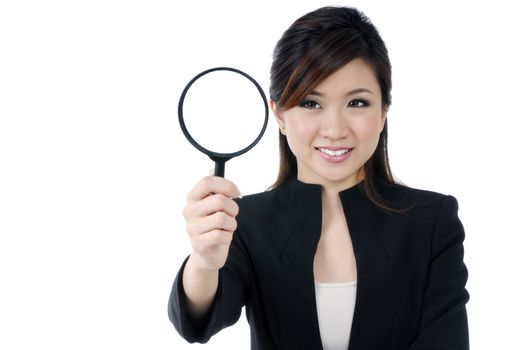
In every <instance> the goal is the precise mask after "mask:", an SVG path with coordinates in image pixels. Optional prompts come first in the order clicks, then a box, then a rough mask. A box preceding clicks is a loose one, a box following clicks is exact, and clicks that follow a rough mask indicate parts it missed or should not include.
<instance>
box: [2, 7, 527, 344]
mask: <svg viewBox="0 0 527 350" xmlns="http://www.w3.org/2000/svg"><path fill="white" fill-rule="evenodd" d="M516 3H518V5H513V2H512V1H511V2H508V1H498V2H492V3H490V2H489V3H485V2H484V1H474V2H466V1H465V2H463V1H455V2H448V1H440V2H439V1H438V2H434V3H431V2H425V1H419V2H418V1H415V2H403V1H382V2H379V1H371V0H370V1H353V2H352V1H346V2H344V1H334V2H332V3H327V2H321V1H306V0H304V1H302V2H298V4H293V3H291V2H288V3H286V2H284V1H283V0H281V1H265V2H264V1H258V2H249V1H238V2H235V1H193V2H190V1H187V2H182V1H116V0H105V1H98V0H93V1H2V3H1V5H0V348H1V349H198V348H203V349H225V348H231V349H233V348H237V349H248V348H249V329H248V326H247V321H246V319H245V314H244V313H243V314H242V317H241V319H240V321H239V322H238V323H237V324H236V325H235V326H233V327H231V328H229V329H226V330H224V331H222V332H220V333H219V334H218V335H216V336H215V337H213V338H212V339H211V341H210V342H209V343H208V344H207V345H203V346H200V345H188V344H187V343H186V342H185V341H184V340H183V339H182V338H180V336H179V335H178V334H177V333H176V331H175V330H174V329H173V326H172V325H171V324H170V322H169V320H168V317H167V311H166V308H167V300H168V295H169V291H170V288H171V285H172V281H173V278H174V276H175V274H176V272H177V270H178V269H179V266H180V264H181V262H182V261H183V259H184V258H185V257H186V255H187V254H188V253H189V252H190V244H189V242H188V239H187V237H186V233H185V224H184V221H183V219H182V217H181V209H182V208H183V206H184V205H185V196H186V193H187V191H188V190H189V189H190V188H191V187H192V186H193V184H194V183H195V182H196V181H197V180H198V179H199V178H200V177H202V176H204V175H206V174H207V172H208V170H209V168H211V166H212V165H211V162H210V161H209V160H208V159H207V158H206V157H204V156H203V155H202V154H201V153H199V152H197V151H196V150H195V149H193V148H192V147H191V146H190V145H189V144H188V143H187V142H186V140H185V139H184V138H183V136H182V133H181V132H180V130H179V126H178V123H177V102H178V98H179V94H180V93H181V90H182V89H183V87H184V85H185V84H186V82H187V81H188V80H189V79H190V78H191V77H192V76H194V75H195V74H196V73H198V72H200V71H202V70H204V69H206V68H210V67H214V66H220V65H228V66H233V67H237V68H239V69H242V70H245V71H247V72H248V73H250V74H252V75H253V76H254V77H255V78H256V79H257V80H258V81H259V82H260V83H261V84H262V86H263V87H264V90H266V91H267V90H268V72H269V68H270V65H271V54H272V50H273V47H274V45H275V43H276V41H277V40H278V39H279V37H280V35H281V34H282V32H283V31H284V30H285V29H286V28H287V27H288V26H289V25H290V24H291V23H292V22H293V21H294V20H295V19H296V18H298V17H299V16H301V15H303V14H305V13H306V12H308V11H311V10H314V9H316V8H318V7H321V6H323V5H328V4H337V5H338V4H343V5H351V6H356V7H358V8H359V9H361V10H363V11H364V12H365V13H366V14H367V15H368V16H369V17H370V18H371V19H372V20H373V22H374V24H375V25H376V26H377V27H378V29H379V30H380V32H381V34H382V36H383V38H384V40H385V42H386V44H387V47H388V49H389V52H390V56H391V60H392V65H393V107H392V109H391V111H390V113H389V116H388V120H389V131H390V139H389V140H390V143H389V148H390V157H391V163H392V170H393V171H394V173H395V174H396V176H397V177H398V178H399V179H400V180H402V181H404V182H405V183H406V184H407V185H410V186H412V187H417V188H424V189H428V190H434V191H438V192H443V193H448V194H452V195H454V196H455V197H456V198H457V199H458V201H459V204H460V212H459V214H460V217H461V219H462V221H463V223H464V226H465V230H466V241H465V250H466V254H465V261H466V264H467V266H468V268H469V272H470V277H469V282H468V286H467V287H468V289H469V292H470V293H471V300H470V302H469V304H468V306H467V307H468V312H469V322H470V332H471V333H470V336H471V345H472V348H474V349H525V348H527V340H526V338H525V330H526V326H527V323H526V321H525V315H526V314H527V307H526V306H527V302H526V301H525V299H526V296H527V284H526V282H525V276H526V273H525V271H524V270H525V266H526V258H525V256H526V252H525V243H526V242H527V241H526V239H525V235H526V233H527V232H526V225H525V213H524V210H525V208H526V205H525V200H526V195H527V191H526V189H525V175H524V172H523V170H524V169H525V167H524V161H525V156H524V151H525V150H526V149H527V148H526V146H527V145H526V141H525V139H524V135H525V131H524V127H525V120H526V117H527V115H526V113H525V104H526V99H525V96H524V95H525V93H526V88H525V83H526V80H527V70H526V68H525V64H526V63H525V62H527V54H526V50H525V33H526V32H527V25H526V24H525V17H524V11H522V10H520V5H519V3H520V2H514V4H516ZM230 102H231V103H232V104H233V105H235V103H236V100H235V98H233V100H232V101H230ZM276 139H277V127H276V124H275V123H274V122H273V121H271V123H270V125H269V129H268V131H267V134H266V136H265V137H264V139H263V141H262V142H261V143H260V144H259V145H258V146H257V147H256V148H255V149H254V150H253V151H251V152H249V153H248V154H246V155H245V156H243V157H241V158H239V159H236V160H232V161H231V162H229V163H227V174H226V175H227V177H228V178H230V179H231V180H233V181H235V182H236V183H237V184H238V185H239V187H240V188H241V190H242V192H243V193H245V194H248V193H253V192H259V191H263V190H265V189H266V188H267V187H268V186H269V185H270V184H271V183H272V182H273V180H274V178H275V175H276V171H277V162H278V158H277V141H276Z"/></svg>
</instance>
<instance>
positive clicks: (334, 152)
mask: <svg viewBox="0 0 527 350" xmlns="http://www.w3.org/2000/svg"><path fill="white" fill-rule="evenodd" d="M315 148H316V150H317V151H318V154H320V156H321V157H322V159H324V160H326V161H328V162H330V163H340V162H343V161H345V160H346V159H348V158H349V157H350V155H351V151H352V150H353V148H347V147H315Z"/></svg>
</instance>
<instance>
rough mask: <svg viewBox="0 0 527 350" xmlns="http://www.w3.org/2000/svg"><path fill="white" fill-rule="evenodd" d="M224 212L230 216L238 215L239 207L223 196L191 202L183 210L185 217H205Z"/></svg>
mask: <svg viewBox="0 0 527 350" xmlns="http://www.w3.org/2000/svg"><path fill="white" fill-rule="evenodd" d="M219 211H222V212H224V213H226V214H228V215H230V216H236V215H238V211H239V207H238V204H236V202H235V201H233V200H232V199H231V198H229V197H226V196H225V195H223V194H213V195H210V196H208V197H206V198H204V199H202V200H201V201H190V202H189V203H188V204H187V206H186V207H185V208H184V209H183V217H185V219H187V220H190V219H192V217H204V216H207V215H210V214H213V213H216V212H219Z"/></svg>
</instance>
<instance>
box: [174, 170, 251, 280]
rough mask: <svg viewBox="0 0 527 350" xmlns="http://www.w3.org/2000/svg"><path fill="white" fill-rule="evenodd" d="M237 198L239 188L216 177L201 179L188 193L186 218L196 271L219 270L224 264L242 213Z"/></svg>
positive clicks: (185, 209)
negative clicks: (237, 221) (239, 211)
mask: <svg viewBox="0 0 527 350" xmlns="http://www.w3.org/2000/svg"><path fill="white" fill-rule="evenodd" d="M238 197H241V194H240V191H239V190H238V188H237V187H236V185H235V184H234V183H232V182H231V181H229V180H226V179H224V178H222V177H217V176H206V177H204V178H202V179H201V180H200V181H199V182H198V183H197V184H196V186H194V188H193V189H192V190H191V191H190V192H189V193H188V196H187V205H186V206H185V208H184V209H183V216H184V218H185V220H186V222H187V234H188V235H189V237H190V241H191V244H192V248H193V252H192V255H191V259H192V260H193V264H194V267H195V268H197V269H200V270H203V271H205V270H219V269H220V268H221V267H223V265H225V262H226V261H227V255H228V253H229V247H230V243H231V241H232V235H233V232H234V230H236V226H237V223H236V215H237V214H238V210H239V208H238V204H236V202H234V200H233V198H238Z"/></svg>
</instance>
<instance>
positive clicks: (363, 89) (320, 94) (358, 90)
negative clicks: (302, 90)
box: [309, 88, 373, 97]
mask: <svg viewBox="0 0 527 350" xmlns="http://www.w3.org/2000/svg"><path fill="white" fill-rule="evenodd" d="M361 92H366V93H368V94H372V95H373V92H371V91H370V90H368V89H366V88H357V89H353V90H350V91H348V92H347V93H346V94H345V96H349V95H355V94H358V93H361ZM309 95H313V96H320V97H325V96H326V95H324V94H323V93H321V92H318V91H316V90H313V91H311V93H310V94H309Z"/></svg>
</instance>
